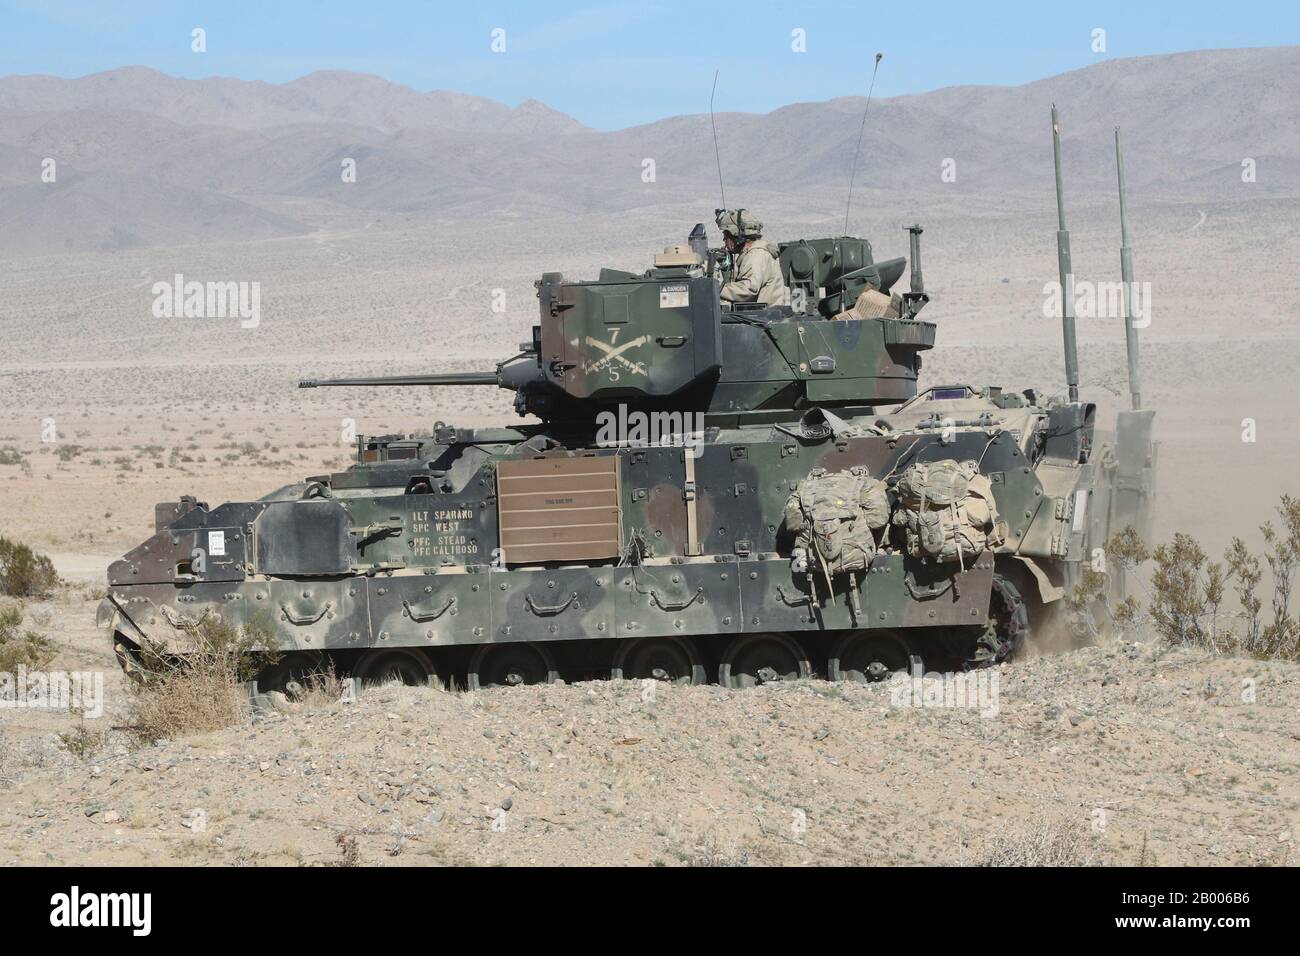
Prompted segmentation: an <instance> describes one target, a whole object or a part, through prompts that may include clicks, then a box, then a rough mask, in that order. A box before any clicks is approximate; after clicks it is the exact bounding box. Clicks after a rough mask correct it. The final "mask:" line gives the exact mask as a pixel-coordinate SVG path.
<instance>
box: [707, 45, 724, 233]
mask: <svg viewBox="0 0 1300 956" xmlns="http://www.w3.org/2000/svg"><path fill="white" fill-rule="evenodd" d="M718 72H719V71H717V70H714V71H713V92H712V93H710V94H709V125H710V126H712V127H713V158H714V159H716V160H717V161H718V190H719V191H720V192H721V193H722V208H723V209H726V208H727V187H726V186H724V185H722V154H721V153H720V152H718V124H717V123H716V122H715V121H714V119H713V97H714V94H716V93H717V92H718Z"/></svg>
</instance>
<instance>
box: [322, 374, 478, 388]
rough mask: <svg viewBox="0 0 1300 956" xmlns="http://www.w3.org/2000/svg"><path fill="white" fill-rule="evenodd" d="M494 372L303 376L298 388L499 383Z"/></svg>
mask: <svg viewBox="0 0 1300 956" xmlns="http://www.w3.org/2000/svg"><path fill="white" fill-rule="evenodd" d="M499 384H501V377H500V376H499V375H498V374H497V373H496V372H444V373H442V374H441V375H393V376H388V377H381V378H322V379H313V378H305V379H303V380H302V381H300V382H299V383H298V387H299V388H321V387H324V386H326V385H499Z"/></svg>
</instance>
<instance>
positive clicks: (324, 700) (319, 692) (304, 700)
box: [294, 661, 343, 710]
mask: <svg viewBox="0 0 1300 956" xmlns="http://www.w3.org/2000/svg"><path fill="white" fill-rule="evenodd" d="M300 683H301V684H302V690H301V691H300V692H299V693H298V694H297V696H296V697H295V699H294V703H296V704H298V705H299V706H300V707H302V708H303V709H304V710H314V709H315V708H317V707H329V706H330V705H331V704H337V703H338V702H339V700H340V698H342V697H343V678H341V677H339V676H338V674H337V673H335V670H334V662H333V661H327V662H326V663H324V664H322V665H321V667H320V668H319V669H317V670H315V671H312V673H310V674H308V675H307V676H306V677H305V678H303V680H302V681H301V682H300Z"/></svg>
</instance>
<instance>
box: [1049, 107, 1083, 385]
mask: <svg viewBox="0 0 1300 956" xmlns="http://www.w3.org/2000/svg"><path fill="white" fill-rule="evenodd" d="M1052 159H1053V160H1054V161H1055V163H1056V219H1057V223H1058V227H1057V230H1056V261H1057V266H1058V268H1059V269H1060V273H1061V334H1062V336H1063V337H1064V339H1065V383H1066V385H1068V386H1069V388H1070V401H1072V402H1077V401H1078V400H1079V349H1078V346H1077V345H1076V344H1075V337H1074V267H1073V266H1072V265H1071V264H1070V230H1068V229H1066V228H1065V189H1064V187H1063V186H1062V185H1061V121H1060V119H1059V118H1058V117H1057V115H1056V104H1055V103H1053V104H1052Z"/></svg>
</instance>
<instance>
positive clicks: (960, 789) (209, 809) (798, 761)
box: [0, 593, 1300, 866]
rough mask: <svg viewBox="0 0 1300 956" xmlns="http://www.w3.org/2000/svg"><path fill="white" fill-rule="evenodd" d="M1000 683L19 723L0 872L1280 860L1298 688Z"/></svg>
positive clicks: (0, 764)
mask: <svg viewBox="0 0 1300 956" xmlns="http://www.w3.org/2000/svg"><path fill="white" fill-rule="evenodd" d="M46 610H47V611H48V612H49V613H50V614H51V620H50V622H49V623H50V628H51V630H52V631H53V632H54V633H56V634H58V635H59V644H60V657H59V661H58V662H57V663H56V666H57V665H58V664H61V665H62V666H65V667H68V668H71V667H74V666H76V667H79V668H84V669H91V668H94V669H103V670H104V671H105V672H106V674H107V675H108V681H109V686H108V688H107V694H106V696H107V698H108V701H109V708H108V713H107V715H106V718H105V720H103V721H98V722H93V721H88V722H87V723H96V724H98V725H99V726H100V728H104V727H111V726H115V725H119V724H120V722H121V721H122V719H123V704H124V696H123V694H122V687H121V683H120V681H121V678H120V677H118V676H117V675H116V674H115V672H114V668H113V667H112V663H111V660H110V658H109V655H108V651H107V648H106V647H104V646H103V645H102V644H101V643H99V642H94V641H92V640H91V630H90V628H88V627H87V625H86V621H87V620H88V618H89V617H90V613H91V610H92V604H91V603H90V601H89V600H87V599H86V598H84V597H82V596H79V595H77V594H75V593H72V594H67V595H64V596H63V597H62V598H60V599H59V600H58V601H57V602H55V603H54V604H52V605H51V606H49V607H48V608H47V609H46ZM997 673H998V688H997V694H996V697H989V698H985V703H986V704H988V703H990V702H993V703H995V704H996V708H994V707H992V706H988V707H985V708H984V709H959V708H951V707H946V708H937V709H936V708H917V707H912V706H900V702H901V701H905V700H910V699H911V698H910V696H903V697H899V696H898V695H896V693H895V692H894V691H893V690H891V688H890V687H888V686H886V685H884V684H877V685H870V686H858V685H840V684H831V683H827V682H824V681H816V680H812V681H801V682H797V683H792V684H787V685H768V686H765V687H761V688H758V689H756V690H753V691H727V690H723V689H720V688H718V687H712V686H706V687H696V688H680V687H673V686H668V687H659V686H656V687H655V688H654V694H653V698H652V699H650V700H647V699H646V693H645V691H644V689H643V688H642V687H641V685H640V684H637V683H633V682H625V681H618V682H599V683H585V684H575V685H570V686H562V685H557V686H551V687H528V688H521V689H501V690H491V691H480V692H476V693H448V692H444V691H438V690H432V689H415V688H396V687H394V688H383V689H379V690H376V691H372V692H369V693H367V694H365V695H363V696H362V697H361V698H360V699H359V700H357V701H355V702H352V703H335V704H328V705H323V706H320V707H318V708H316V709H313V710H309V711H307V712H302V713H291V714H282V713H277V712H271V713H267V714H261V715H258V716H255V717H253V718H251V720H250V721H249V722H247V723H246V724H244V725H242V726H238V727H231V728H229V729H227V730H225V731H221V732H217V733H212V734H207V735H202V736H197V737H192V738H189V739H186V740H181V741H175V742H169V743H164V744H162V745H160V746H156V747H145V748H143V749H141V748H137V747H135V746H134V745H131V744H130V743H129V741H128V740H127V737H126V735H125V734H124V733H122V732H120V731H114V732H112V733H110V734H109V736H108V737H107V738H106V739H105V740H104V741H103V745H102V747H101V749H99V750H98V752H96V753H94V754H90V755H88V756H86V757H85V759H79V758H77V757H74V756H72V755H71V754H69V753H67V752H66V751H65V750H64V749H63V748H61V747H60V746H59V744H58V742H57V737H56V735H57V733H59V732H66V731H67V730H69V729H70V728H71V727H73V726H74V725H75V723H76V718H75V717H72V716H69V715H68V714H66V713H64V714H52V713H47V712H38V711H21V712H8V713H6V714H5V715H4V720H3V721H2V722H0V783H2V784H3V786H2V787H0V860H3V861H4V862H8V863H19V864H45V863H51V864H53V863H57V864H115V865H116V864H163V863H173V864H281V865H296V864H305V865H320V864H338V863H341V862H343V861H345V859H346V860H350V861H351V862H355V863H359V864H378V865H385V866H388V865H404V864H480V865H492V864H530V863H548V864H593V863H606V864H609V863H635V864H654V865H660V864H666V865H678V864H696V865H743V864H777V863H780V864H792V865H807V864H845V863H868V864H939V865H954V864H974V863H979V862H982V861H984V860H986V859H987V858H989V857H990V856H992V855H994V854H999V853H1007V852H1011V853H1017V852H1026V847H1028V852H1033V848H1035V847H1037V846H1039V841H1038V839H1037V838H1038V837H1039V836H1041V834H1043V833H1050V834H1052V835H1054V836H1055V838H1056V841H1057V844H1059V845H1060V846H1065V847H1068V851H1061V850H1059V849H1058V851H1057V855H1058V859H1057V862H1073V863H1081V862H1097V863H1105V864H1134V863H1144V864H1160V865H1176V864H1208V865H1220V864H1223V865H1278V864H1287V863H1294V862H1295V850H1294V845H1295V839H1296V837H1297V835H1300V668H1298V667H1296V666H1295V665H1292V664H1277V663H1261V662H1256V661H1246V660H1233V659H1224V658H1210V657H1207V656H1205V655H1203V654H1198V653H1192V652H1178V653H1160V652H1159V651H1157V649H1156V648H1155V647H1153V646H1151V645H1140V644H1126V645H1110V646H1103V647H1094V648H1087V649H1084V650H1081V651H1076V652H1073V653H1070V654H1066V655H1059V656H1051V657H1042V658H1039V659H1036V660H1027V661H1024V662H1020V663H1014V664H1009V665H1004V666H1003V667H1002V668H1000V669H999V671H998V672H997ZM985 676H986V677H991V672H985ZM994 709H996V713H993V710H994ZM340 837H342V838H343V840H344V845H340V843H339V839H340ZM349 838H351V839H352V840H355V849H354V850H353V851H348V852H345V846H346V844H347V843H348V840H349ZM1057 844H1054V845H1057ZM1062 853H1064V854H1065V855H1064V856H1062Z"/></svg>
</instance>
